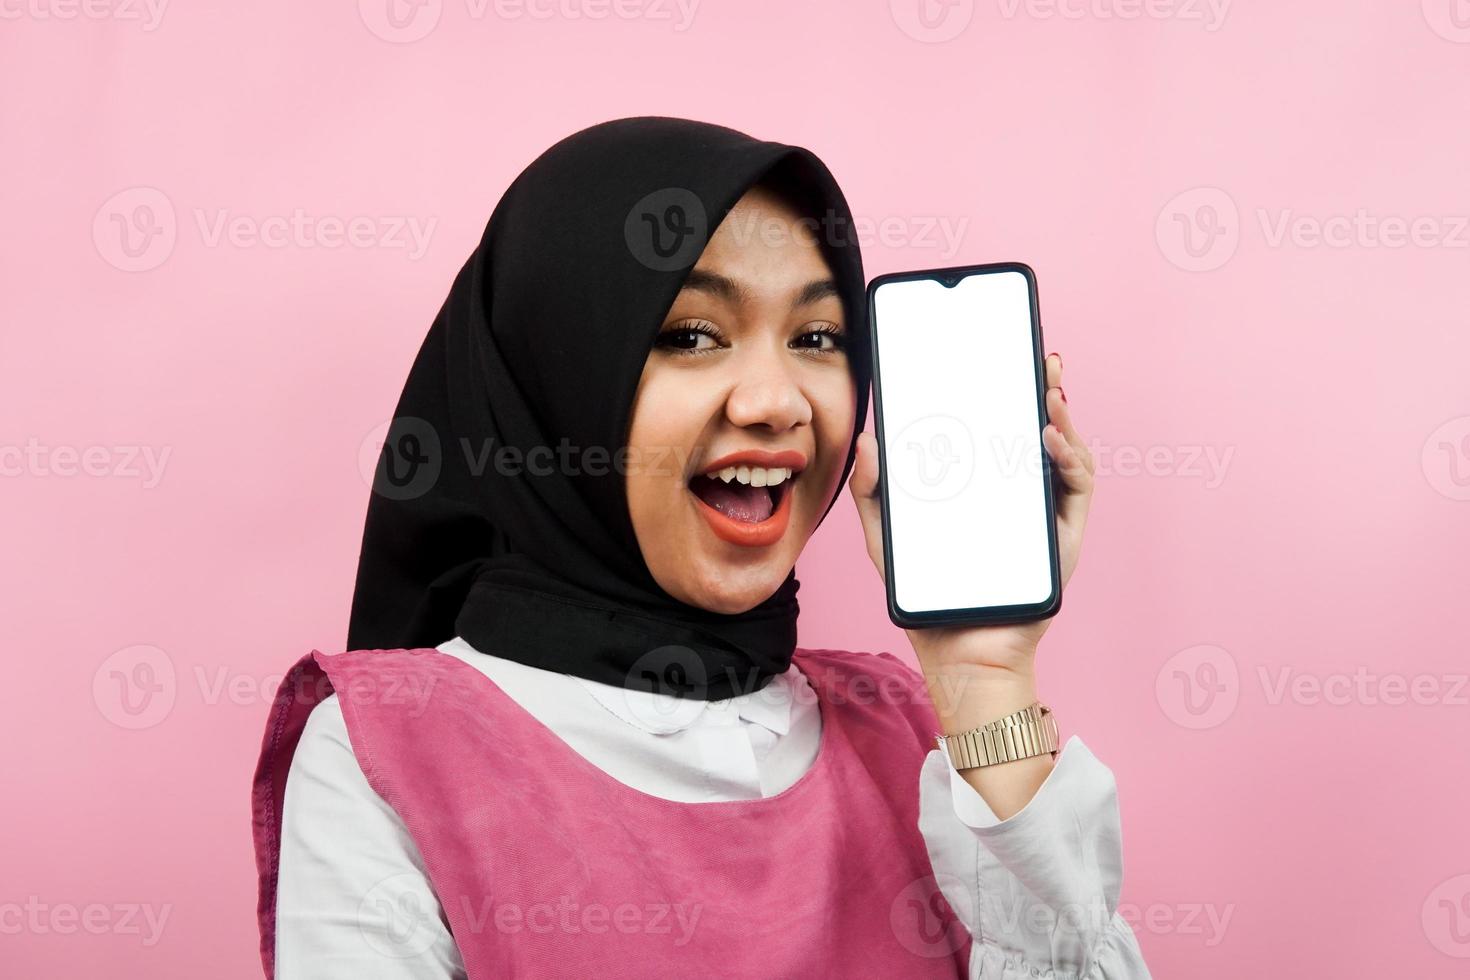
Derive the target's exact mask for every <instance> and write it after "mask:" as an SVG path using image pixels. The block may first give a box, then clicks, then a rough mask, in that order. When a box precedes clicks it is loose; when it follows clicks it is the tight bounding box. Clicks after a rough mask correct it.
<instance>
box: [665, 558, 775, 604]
mask: <svg viewBox="0 0 1470 980" xmlns="http://www.w3.org/2000/svg"><path fill="white" fill-rule="evenodd" d="M701 564H702V565H704V568H703V569H702V572H701V574H700V575H699V581H698V582H696V583H692V584H693V588H691V589H690V590H689V591H690V593H691V598H689V599H686V600H685V601H686V602H689V603H690V604H691V605H696V606H699V607H700V608H701V609H708V610H709V611H710V612H716V613H721V614H724V615H727V616H728V615H734V614H736V613H743V612H746V611H747V610H750V609H754V608H755V607H756V606H758V605H760V604H761V603H762V602H764V601H766V599H768V598H770V597H771V596H772V595H773V594H775V592H776V590H777V589H779V588H780V587H781V583H782V582H784V581H786V575H787V573H788V572H789V571H791V566H790V565H784V567H781V566H782V564H784V563H781V564H777V563H772V562H762V563H760V564H759V565H758V566H755V567H752V566H750V565H745V566H742V567H739V568H736V567H731V566H730V565H729V564H727V563H724V562H720V561H718V560H711V561H706V562H702V563H701Z"/></svg>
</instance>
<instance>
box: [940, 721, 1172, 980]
mask: <svg viewBox="0 0 1470 980" xmlns="http://www.w3.org/2000/svg"><path fill="white" fill-rule="evenodd" d="M919 829H920V831H921V833H922V834H923V836H924V840H925V843H926V844H927V846H928V849H929V860H930V863H931V864H932V865H933V869H934V876H935V880H936V882H937V883H938V885H939V888H940V891H942V892H943V893H944V897H945V899H946V900H948V902H949V904H950V906H951V908H953V909H954V912H955V914H956V915H957V916H958V917H959V918H960V920H961V921H962V922H963V923H964V925H965V926H966V928H967V929H969V932H970V936H971V938H972V939H973V941H974V945H973V946H972V948H971V952H970V977H971V980H1034V978H1036V977H1046V978H1048V980H1148V977H1149V972H1148V967H1147V966H1145V965H1144V962H1143V953H1142V951H1141V950H1140V949H1139V948H1138V940H1137V939H1136V938H1135V937H1134V935H1133V930H1132V929H1130V928H1129V926H1128V923H1127V922H1126V921H1125V920H1124V919H1123V917H1122V916H1121V915H1119V914H1118V897H1119V892H1120V890H1121V889H1122V885H1123V848H1122V832H1121V827H1120V821H1119V816H1118V800H1117V789H1116V784H1115V783H1114V780H1113V774H1112V771H1111V770H1109V769H1108V768H1107V767H1106V766H1104V765H1103V764H1102V763H1101V762H1099V761H1098V759H1097V757H1096V756H1094V755H1093V754H1092V752H1091V751H1089V750H1088V748H1087V746H1086V745H1084V744H1083V743H1082V740H1081V739H1080V738H1078V737H1077V736H1075V735H1074V736H1072V737H1071V738H1070V739H1069V740H1068V741H1067V744H1066V745H1065V746H1063V748H1062V751H1061V754H1060V755H1059V756H1058V758H1057V762H1056V766H1055V767H1054V768H1053V769H1052V771H1051V772H1050V773H1049V774H1048V775H1047V778H1046V782H1044V783H1043V784H1042V785H1041V788H1040V789H1039V790H1037V792H1036V795H1035V796H1034V797H1033V798H1032V799H1031V801H1030V802H1029V803H1027V804H1026V806H1025V807H1024V808H1022V810H1021V811H1020V812H1019V813H1016V814H1014V815H1013V816H1011V817H1009V818H1007V819H1005V820H998V819H997V818H996V816H995V814H994V813H993V812H992V811H991V809H990V807H989V806H987V805H986V803H985V800H984V798H983V797H981V796H980V794H979V793H978V792H976V791H975V788H974V787H972V786H971V785H970V784H969V783H967V782H965V780H964V778H963V777H962V776H961V775H960V774H959V773H958V772H957V771H956V770H955V768H954V766H953V764H952V763H950V761H949V759H948V757H947V756H946V755H945V754H944V753H942V752H940V751H939V750H938V749H932V750H930V752H929V755H928V757H927V758H926V759H925V760H924V766H923V769H922V770H921V772H920V776H919Z"/></svg>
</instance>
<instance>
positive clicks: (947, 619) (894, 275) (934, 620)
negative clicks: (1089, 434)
mask: <svg viewBox="0 0 1470 980" xmlns="http://www.w3.org/2000/svg"><path fill="white" fill-rule="evenodd" d="M1000 272H1019V273H1020V274H1021V275H1022V276H1024V277H1025V279H1026V289H1027V292H1028V294H1029V299H1030V305H1031V346H1032V356H1033V358H1034V360H1035V362H1036V366H1035V370H1034V373H1035V376H1036V418H1037V434H1038V437H1039V436H1040V433H1041V430H1042V429H1044V428H1045V427H1046V425H1047V422H1048V418H1047V412H1046V364H1045V359H1046V355H1045V354H1044V353H1042V351H1043V350H1044V347H1043V344H1042V338H1041V307H1040V304H1039V302H1038V299H1037V291H1036V272H1035V271H1034V270H1033V269H1032V268H1031V267H1030V266H1029V265H1026V264H1025V263H1024V262H987V263H982V264H979V265H960V266H949V267H946V268H939V269H917V270H914V271H911V272H890V273H886V274H884V275H881V276H877V277H876V278H874V279H873V280H872V281H871V282H869V283H868V288H867V301H868V337H869V344H870V345H871V357H872V367H873V424H874V427H875V429H876V434H877V438H878V497H879V501H880V505H881V510H882V515H883V520H882V524H883V567H884V569H885V570H886V572H885V574H884V576H883V577H884V588H885V591H886V592H887V596H888V618H889V620H891V621H892V622H893V624H894V625H895V626H900V627H903V628H904V629H923V628H925V627H930V626H971V625H982V624H991V625H1000V624H1005V623H1029V622H1033V621H1035V620H1038V619H1046V618H1048V617H1050V616H1054V615H1056V613H1057V610H1059V609H1060V608H1061V605H1062V576H1061V562H1060V560H1059V557H1058V554H1057V517H1056V495H1055V492H1054V490H1053V487H1052V482H1053V467H1052V461H1051V455H1050V454H1049V453H1047V452H1046V451H1045V450H1044V449H1043V450H1042V453H1041V465H1042V487H1043V492H1044V494H1045V497H1046V514H1047V522H1046V536H1047V554H1048V561H1049V564H1050V568H1051V594H1050V595H1049V596H1048V597H1047V598H1046V599H1044V600H1042V601H1041V602H1036V603H1021V604H1014V605H1008V606H974V607H970V608H966V609H933V610H926V611H922V612H920V611H916V612H909V611H908V610H905V609H901V608H899V605H898V600H897V598H896V590H895V583H894V578H895V576H894V575H893V574H892V569H893V538H892V522H891V519H890V517H889V505H888V476H887V464H886V462H885V453H884V450H883V447H884V446H885V445H886V443H885V442H884V433H883V390H882V384H881V382H880V378H881V375H882V372H881V370H880V367H879V362H878V315H877V309H876V306H877V303H876V295H877V291H878V287H879V286H883V285H886V284H888V283H894V282H910V281H913V280H917V279H932V280H935V281H938V282H939V283H941V284H942V285H946V286H953V285H955V284H957V283H958V282H959V281H960V280H961V279H965V278H968V277H970V276H972V275H989V274H994V273H1000Z"/></svg>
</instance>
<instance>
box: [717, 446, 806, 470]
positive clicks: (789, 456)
mask: <svg viewBox="0 0 1470 980" xmlns="http://www.w3.org/2000/svg"><path fill="white" fill-rule="evenodd" d="M727 466H763V467H769V468H774V467H777V466H780V467H785V468H787V469H789V470H791V472H792V474H793V475H794V474H796V473H800V472H801V471H802V470H804V469H806V453H803V452H802V451H801V450H799V449H782V450H781V451H779V452H771V451H769V450H765V449H742V450H740V451H739V452H734V453H729V454H727V455H724V456H721V457H720V458H719V459H715V460H711V461H710V462H709V463H707V464H704V465H703V466H702V467H701V468H700V469H699V470H698V471H697V473H696V475H703V474H705V473H713V472H715V471H716V470H722V469H724V468H725V467H727Z"/></svg>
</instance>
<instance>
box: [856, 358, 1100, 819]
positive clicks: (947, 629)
mask: <svg viewBox="0 0 1470 980" xmlns="http://www.w3.org/2000/svg"><path fill="white" fill-rule="evenodd" d="M1045 365H1046V389H1047V390H1046V410H1047V418H1048V424H1047V426H1046V428H1045V429H1043V430H1042V445H1043V446H1044V447H1045V448H1046V452H1047V455H1048V456H1049V457H1050V458H1051V460H1052V463H1053V467H1054V469H1053V475H1054V481H1055V482H1054V490H1055V493H1056V511H1057V522H1056V523H1057V550H1058V558H1059V561H1060V565H1061V578H1062V583H1063V586H1064V587H1065V585H1066V582H1067V580H1068V579H1070V578H1071V576H1072V572H1073V570H1074V569H1075V568H1076V567H1077V559H1078V556H1079V555H1080V554H1081V550H1082V532H1083V529H1084V528H1085V527H1086V525H1087V512H1088V508H1089V507H1090V506H1091V503H1092V491H1093V485H1094V479H1093V474H1094V472H1095V464H1094V462H1093V459H1092V454H1091V453H1090V452H1089V451H1088V449H1087V446H1086V445H1085V444H1084V442H1083V440H1082V436H1081V434H1080V433H1079V432H1078V431H1077V426H1076V424H1075V422H1074V420H1073V418H1072V409H1071V407H1070V406H1069V405H1068V404H1067V400H1066V397H1065V396H1064V395H1063V393H1062V384H1061V383H1062V359H1061V358H1060V357H1059V356H1058V355H1056V354H1048V355H1047V357H1046V361H1045ZM848 488H849V489H850V490H851V492H852V496H853V500H854V502H855V503H856V504H857V510H858V516H859V518H860V519H861V520H862V524H863V535H864V537H865V538H866V540H867V546H868V557H869V558H871V559H872V561H873V566H874V567H875V568H876V569H877V570H878V574H879V576H880V577H882V576H883V575H884V568H883V518H882V509H881V503H880V500H879V496H878V441H877V439H876V438H875V437H874V435H873V434H872V433H871V432H864V433H863V434H862V435H861V436H860V437H859V440H858V455H857V461H856V462H855V464H854V466H853V471H852V476H851V477H850V478H849V480H848ZM1050 624H1051V618H1047V619H1040V620H1034V621H1032V622H1026V623H1014V624H1004V625H978V626H934V627H928V628H925V629H906V630H904V632H905V633H906V634H907V635H908V638H909V642H910V643H911V644H912V645H913V648H914V653H915V655H916V656H917V657H918V660H919V666H920V668H921V670H922V671H923V673H924V679H925V681H926V683H927V684H928V687H929V694H930V698H931V700H932V701H933V702H934V708H935V712H936V713H937V714H938V716H939V722H940V726H941V730H942V732H943V733H944V734H953V733H956V732H961V731H966V730H968V729H971V728H976V727H979V726H980V725H984V724H986V723H988V722H991V721H995V720H996V719H998V718H1001V717H1003V716H1005V715H1007V714H1010V713H1011V712H1012V711H1016V710H1018V709H1020V708H1023V707H1025V706H1026V705H1028V704H1031V703H1032V702H1033V701H1035V700H1037V693H1036V672H1035V659H1036V650H1037V646H1038V644H1039V643H1040V641H1041V637H1042V635H1043V634H1045V633H1046V630H1047V627H1048V626H1049V625H1050ZM1051 767H1052V759H1051V757H1050V756H1047V755H1042V756H1033V757H1032V758H1029V759H1021V760H1018V761H1016V762H1008V763H1004V764H1002V765H998V766H987V767H985V768H980V769H967V770H964V772H963V775H964V776H965V778H966V780H967V781H969V782H970V784H971V785H973V786H974V787H975V788H976V789H977V790H978V791H979V792H980V794H981V795H982V796H983V797H984V798H985V800H986V802H987V803H988V804H989V805H990V807H991V809H992V810H994V811H995V813H996V816H997V817H1000V818H1001V819H1004V818H1005V817H1007V816H1009V815H1010V814H1012V813H1015V812H1016V811H1018V810H1020V808H1021V807H1023V806H1025V804H1026V802H1027V801H1029V800H1030V799H1031V797H1032V796H1033V795H1034V794H1035V791H1036V789H1038V788H1039V787H1040V786H1041V783H1042V782H1044V781H1045V779H1046V774H1047V773H1048V772H1050V771H1051Z"/></svg>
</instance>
